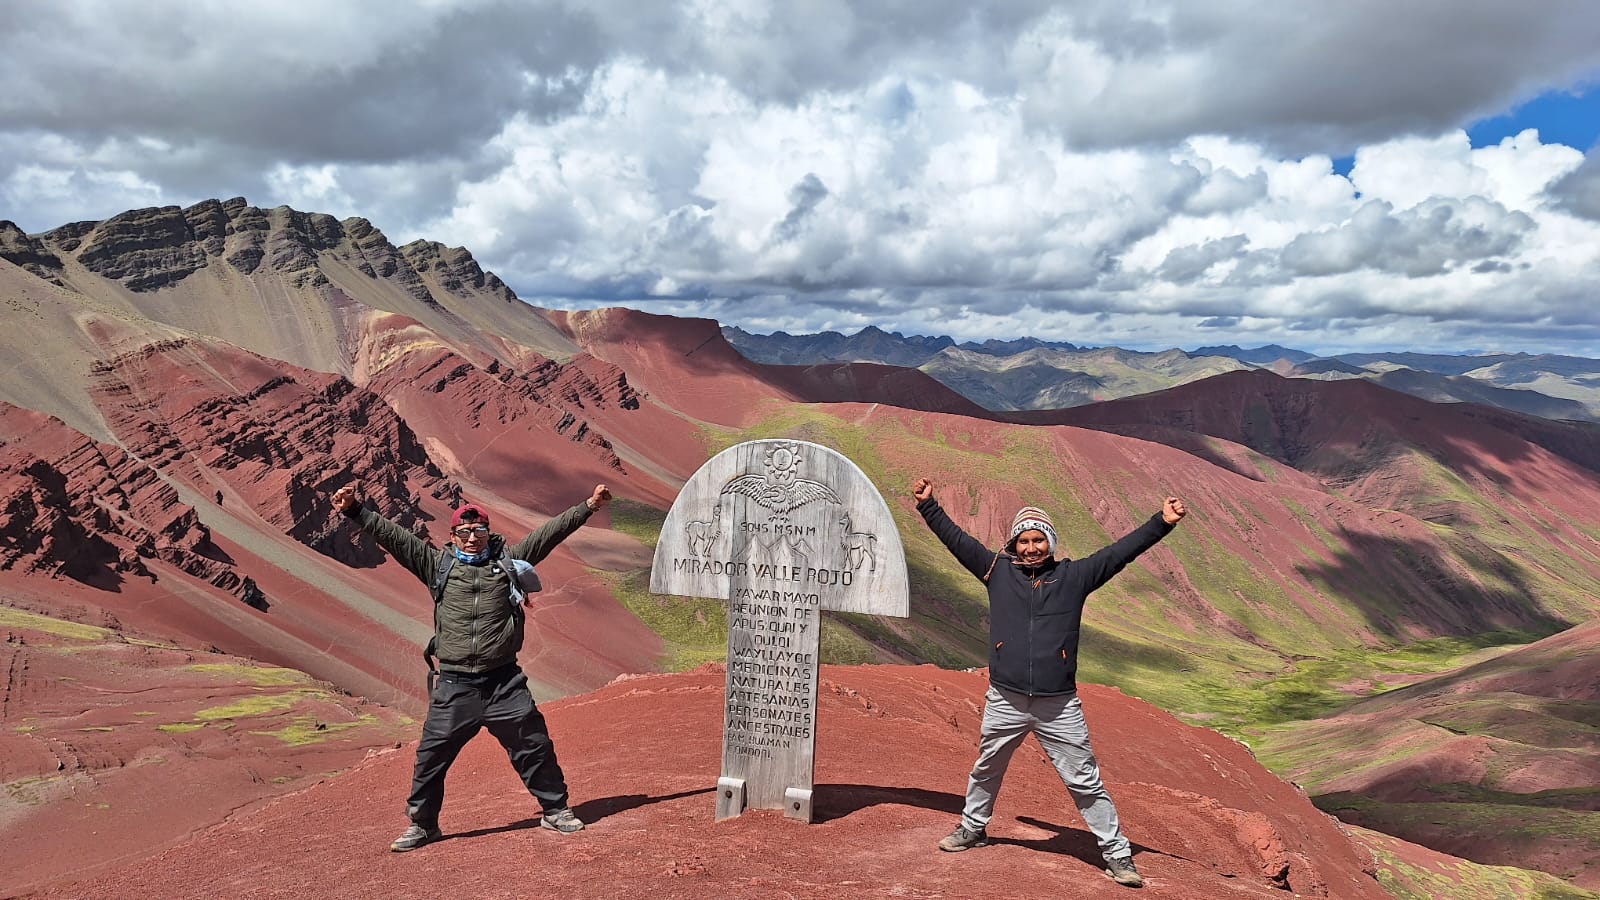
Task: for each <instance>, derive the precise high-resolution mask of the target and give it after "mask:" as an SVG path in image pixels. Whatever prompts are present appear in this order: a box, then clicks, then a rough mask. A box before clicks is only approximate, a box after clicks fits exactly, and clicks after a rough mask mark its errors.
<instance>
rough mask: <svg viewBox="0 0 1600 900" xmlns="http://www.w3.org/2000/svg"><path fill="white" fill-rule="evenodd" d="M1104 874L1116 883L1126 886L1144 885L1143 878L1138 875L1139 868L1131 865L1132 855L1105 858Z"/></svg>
mask: <svg viewBox="0 0 1600 900" xmlns="http://www.w3.org/2000/svg"><path fill="white" fill-rule="evenodd" d="M1106 876H1107V877H1109V878H1110V879H1111V880H1112V881H1115V882H1116V883H1117V884H1122V885H1127V886H1128V887H1144V879H1143V878H1141V877H1140V876H1139V870H1138V869H1135V868H1134V867H1133V857H1131V856H1119V857H1117V858H1115V859H1108V860H1106Z"/></svg>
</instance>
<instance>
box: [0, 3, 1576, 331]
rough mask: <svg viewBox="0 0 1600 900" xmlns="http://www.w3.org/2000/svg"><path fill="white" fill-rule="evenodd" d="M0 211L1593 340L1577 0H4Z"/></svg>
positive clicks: (764, 320) (946, 321)
mask: <svg viewBox="0 0 1600 900" xmlns="http://www.w3.org/2000/svg"><path fill="white" fill-rule="evenodd" d="M0 20H3V21H4V22H5V23H6V25H5V27H4V28H3V29H0V84H3V85H5V90H4V91H0V218H7V219H11V220H13V221H15V222H16V223H17V224H19V225H21V226H22V227H23V228H24V229H25V230H27V231H30V232H40V231H45V230H48V229H50V228H54V227H56V226H58V225H61V224H65V223H67V222H71V221H77V220H84V219H102V218H106V217H108V216H110V215H113V214H115V213H118V212H121V211H123V210H125V209H129V208H135V207H144V206H158V205H171V204H177V205H188V204H192V203H194V202H196V201H199V200H202V199H206V198H212V197H215V198H227V197H232V196H244V197H247V198H248V199H249V200H250V201H251V203H253V204H254V205H256V206H262V207H271V206H277V205H280V204H287V205H289V206H292V207H295V208H296V209H301V210H307V211H317V212H327V213H331V214H334V215H336V216H340V217H344V216H363V217H365V218H367V219H370V220H371V221H372V222H373V223H374V224H375V225H377V226H378V227H379V228H381V229H382V230H383V231H384V232H385V233H386V234H387V235H388V236H389V237H390V238H391V239H392V240H394V241H395V242H396V243H403V242H405V241H408V240H410V239H413V238H416V237H427V238H430V239H433V240H439V241H443V242H445V243H447V244H451V245H461V246H465V247H467V248H468V249H469V250H471V251H472V252H473V254H474V255H475V256H476V257H477V258H478V259H479V260H480V261H481V262H482V263H483V264H484V265H485V266H486V267H487V268H490V269H492V270H494V271H495V272H497V273H498V274H499V275H500V276H501V277H502V278H504V279H505V280H506V281H507V282H508V283H509V284H510V285H511V286H512V287H513V288H514V289H515V290H516V291H517V292H518V293H519V294H520V295H522V296H523V297H524V298H525V299H527V300H529V301H530V302H533V303H536V304H539V305H542V306H553V307H560V308H588V307H595V306H611V305H625V306H633V307H638V308H641V309H647V310H651V311H655V312H661V313H669V314H674V315H701V316H710V317H713V318H716V319H718V320H720V321H722V322H724V323H728V324H737V325H740V326H741V327H744V328H746V329H749V330H753V331H762V332H766V331H772V330H776V329H783V330H787V331H790V332H811V331H820V330H825V329H831V330H837V331H843V332H846V333H848V332H853V331H855V330H857V329H859V328H861V327H863V326H865V325H868V324H875V325H878V326H880V327H883V328H887V329H890V330H899V331H903V332H906V333H917V334H948V335H952V336H954V337H956V338H958V339H975V340H981V339H983V338H989V337H997V338H1014V337H1019V336H1024V335H1032V336H1036V337H1041V338H1049V339H1056V340H1068V341H1073V342H1077V343H1087V344H1117V345H1121V346H1125V347H1134V348H1142V349H1159V348H1165V347H1172V346H1178V347H1185V348H1193V347H1196V346H1199V345H1202V344H1218V343H1237V344H1241V345H1244V346H1258V345H1260V344H1265V343H1273V342H1275V343H1281V344H1285V345H1288V346H1292V347H1298V348H1301V349H1306V350H1311V351H1319V352H1334V351H1342V350H1361V349H1377V348H1411V349H1427V350H1443V351H1449V352H1454V351H1461V350H1466V349H1481V350H1489V349H1503V350H1525V351H1529V352H1560V353H1572V354H1578V355H1585V356H1600V149H1597V148H1596V146H1595V144H1596V140H1597V136H1600V5H1597V4H1595V3H1594V2H1592V0H1565V2H1564V0H1524V2H1522V3H1510V2H1506V0H1407V2H1404V3H1396V2H1393V0H1339V2H1333V3H1311V2H1298V0H1291V2H1286V0H1209V2H1205V3H1194V2H1187V3H1186V2H1180V0H1105V2H1100V0H1083V2H1071V3H1068V2H1054V3H1052V2H1032V0H1012V2H999V3H992V4H975V3H972V2H970V0H960V2H947V0H882V2H868V0H858V2H854V3H849V2H842V0H781V2H780V0H672V2H669V0H660V2H651V3H640V2H637V0H589V2H578V0H572V2H565V3H562V2H523V0H517V2H512V0H507V2H487V0H485V2H471V0H461V2H450V0H415V2H410V3H404V2H396V0H341V2H338V3H327V2H315V3H313V2H290V0H275V2H273V3H270V4H265V3H244V2H223V0H212V2H201V0H141V2H139V3H129V2H123V0H100V2H95V0H73V2H69V3H63V2H59V0H0Z"/></svg>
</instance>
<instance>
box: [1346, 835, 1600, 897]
mask: <svg viewBox="0 0 1600 900" xmlns="http://www.w3.org/2000/svg"><path fill="white" fill-rule="evenodd" d="M1366 846H1367V848H1368V849H1370V850H1372V852H1373V856H1374V857H1376V859H1377V861H1378V883H1379V884H1380V885H1382V886H1383V889H1384V890H1386V891H1388V892H1389V893H1390V895H1392V896H1393V897H1395V900H1597V898H1600V894H1595V893H1592V892H1590V891H1586V890H1583V889H1582V888H1577V887H1573V886H1572V885H1570V884H1568V883H1566V882H1564V881H1562V880H1561V879H1560V878H1557V877H1556V876H1554V875H1550V874H1548V873H1545V872H1535V871H1533V870H1531V869H1518V868H1513V867H1511V866H1486V865H1482V864H1480V863H1475V862H1468V861H1466V860H1461V861H1459V862H1453V863H1452V862H1439V863H1435V864H1431V865H1429V866H1427V867H1423V866H1414V865H1412V864H1410V863H1408V862H1406V861H1405V860H1403V859H1401V858H1400V857H1398V856H1396V855H1395V854H1394V853H1392V852H1390V851H1389V850H1388V849H1386V848H1384V847H1382V846H1377V845H1374V844H1372V843H1370V842H1367V843H1366Z"/></svg>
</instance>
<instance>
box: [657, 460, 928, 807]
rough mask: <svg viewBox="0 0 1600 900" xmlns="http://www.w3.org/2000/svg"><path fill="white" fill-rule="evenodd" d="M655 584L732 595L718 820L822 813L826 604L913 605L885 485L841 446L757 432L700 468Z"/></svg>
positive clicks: (904, 608)
mask: <svg viewBox="0 0 1600 900" xmlns="http://www.w3.org/2000/svg"><path fill="white" fill-rule="evenodd" d="M650 590H651V591H654V592H655V593H658V594H672V595H676V596H680V597H715V598H718V599H722V600H727V601H728V677H727V692H726V703H725V704H724V707H723V732H722V777H721V778H720V779H719V780H718V783H717V819H718V820H721V819H726V818H729V817H732V816H737V815H739V814H740V813H741V812H743V811H744V810H745V809H782V810H783V811H784V814H785V815H787V816H789V817H791V818H796V819H800V820H802V821H805V822H810V821H811V789H812V785H813V783H814V780H813V779H814V771H815V765H814V761H815V748H816V737H817V726H818V722H817V673H818V667H819V661H818V658H817V657H818V653H819V651H820V647H821V635H820V629H821V625H822V621H821V611H822V610H825V609H826V610H833V611H838V612H854V613H869V614H873V615H884V616H900V617H905V616H907V615H909V614H910V607H911V600H910V593H909V590H908V588H907V581H906V562H905V550H904V548H903V547H902V546H901V544H900V533H899V532H898V531H897V530H896V529H895V526H894V519H893V517H892V516H890V514H889V508H888V507H887V506H885V505H884V502H883V497H882V496H880V495H879V493H878V490H877V488H876V487H874V486H873V484H872V482H871V481H869V480H868V479H867V476H866V475H864V474H863V473H862V472H861V470H860V469H859V468H857V467H856V465H855V464H854V463H852V462H850V460H848V459H846V458H845V457H844V456H842V455H840V454H839V453H837V452H835V451H833V450H830V449H828V448H827V447H823V446H821V445H820V444H812V443H808V442H806V441H782V440H766V441H749V442H746V443H743V444H737V445H735V446H733V447H729V448H728V449H727V450H724V451H723V452H721V453H719V454H717V455H716V456H715V457H713V458H712V459H711V460H710V461H708V462H707V463H706V464H705V465H703V466H701V467H700V470H699V471H697V472H695V474H694V476H693V477H691V478H690V479H689V481H688V483H687V484H685V485H684V486H683V490H682V491H680V492H679V493H678V499H677V500H676V501H674V502H673V504H672V509H671V510H670V511H668V513H667V520H666V522H665V523H664V524H663V525H662V527H661V540H660V542H659V543H657V544H656V554H655V562H654V565H653V568H652V569H651V572H650Z"/></svg>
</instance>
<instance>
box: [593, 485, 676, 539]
mask: <svg viewBox="0 0 1600 900" xmlns="http://www.w3.org/2000/svg"><path fill="white" fill-rule="evenodd" d="M606 509H608V510H610V512H611V529H612V530H613V531H620V532H622V533H623V534H625V535H627V536H628V537H631V538H633V539H634V540H636V541H638V542H639V543H641V544H644V545H645V546H647V547H650V548H652V549H654V548H655V546H656V544H657V543H658V542H660V540H661V526H662V525H663V524H664V523H665V522H666V521H667V514H666V513H664V512H662V511H661V510H659V509H656V508H655V507H654V506H651V505H650V504H648V503H640V502H638V501H636V500H624V499H622V498H620V497H619V498H617V499H615V500H612V501H611V505H610V506H607V507H606Z"/></svg>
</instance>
